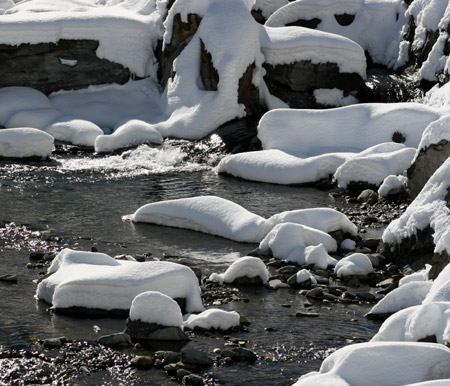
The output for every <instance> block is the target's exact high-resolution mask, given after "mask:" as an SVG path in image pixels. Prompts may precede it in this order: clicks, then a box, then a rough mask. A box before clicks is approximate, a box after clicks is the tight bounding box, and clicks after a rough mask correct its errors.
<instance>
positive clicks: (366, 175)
mask: <svg viewBox="0 0 450 386" xmlns="http://www.w3.org/2000/svg"><path fill="white" fill-rule="evenodd" d="M415 155H416V149H415V148H413V147H404V146H402V149H400V150H396V151H390V152H385V153H378V154H364V155H361V154H360V155H357V156H355V157H353V158H350V159H348V160H347V161H345V162H344V163H343V164H342V165H341V166H339V167H338V168H337V170H336V173H335V174H334V177H333V178H334V179H335V180H336V182H337V185H338V187H340V188H346V187H347V186H348V184H349V183H350V182H358V181H364V182H367V183H369V184H372V185H375V186H379V185H381V183H382V182H383V181H384V179H385V178H386V177H388V176H389V175H391V174H401V173H403V172H404V171H405V170H406V169H408V167H409V166H410V165H411V161H412V160H413V158H414V157H415Z"/></svg>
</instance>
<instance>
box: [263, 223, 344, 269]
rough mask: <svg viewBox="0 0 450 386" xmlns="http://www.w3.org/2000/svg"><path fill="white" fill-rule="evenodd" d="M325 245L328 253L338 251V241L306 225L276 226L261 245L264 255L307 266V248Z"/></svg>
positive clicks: (288, 224)
mask: <svg viewBox="0 0 450 386" xmlns="http://www.w3.org/2000/svg"><path fill="white" fill-rule="evenodd" d="M319 244H323V246H324V247H325V249H326V250H327V251H335V250H336V249H337V243H336V240H335V239H333V238H332V237H331V236H330V235H328V234H327V233H325V232H322V231H319V230H317V229H314V228H310V227H308V226H305V225H300V224H293V223H283V224H278V225H276V226H275V227H274V228H273V229H272V230H271V231H270V232H269V233H268V234H267V236H266V237H265V238H264V239H263V240H262V241H261V243H260V244H259V248H260V250H261V252H262V253H272V255H273V256H274V257H277V258H279V259H283V260H286V261H291V262H295V263H297V264H300V265H301V264H305V263H306V260H305V248H306V247H307V246H310V245H319Z"/></svg>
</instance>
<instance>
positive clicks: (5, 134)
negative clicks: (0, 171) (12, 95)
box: [0, 107, 54, 159]
mask: <svg viewBox="0 0 450 386" xmlns="http://www.w3.org/2000/svg"><path fill="white" fill-rule="evenodd" d="M0 108H1V107H0ZM53 141H54V138H53V137H52V136H51V135H49V134H47V133H44V132H43V131H41V130H38V129H33V128H29V127H22V128H17V129H3V130H0V158H1V157H5V158H34V157H36V158H42V159H45V158H48V157H50V156H51V154H52V149H53Z"/></svg>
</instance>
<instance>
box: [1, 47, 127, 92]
mask: <svg viewBox="0 0 450 386" xmlns="http://www.w3.org/2000/svg"><path fill="white" fill-rule="evenodd" d="M98 45H99V43H98V41H95V40H63V39H61V40H60V41H59V42H58V43H56V44H55V43H40V44H21V45H19V46H10V45H7V44H0V74H1V76H0V88H1V87H7V86H26V87H32V88H35V89H37V90H39V91H42V92H43V93H45V94H49V93H51V92H53V91H57V90H61V89H65V90H74V89H83V88H87V87H88V86H90V85H98V84H105V83H119V84H124V83H126V82H127V81H128V80H129V79H130V75H131V74H130V71H129V70H128V69H127V68H125V67H123V66H122V65H120V64H117V63H113V62H110V61H109V60H106V59H99V58H98V57H97V55H96V50H97V47H98Z"/></svg>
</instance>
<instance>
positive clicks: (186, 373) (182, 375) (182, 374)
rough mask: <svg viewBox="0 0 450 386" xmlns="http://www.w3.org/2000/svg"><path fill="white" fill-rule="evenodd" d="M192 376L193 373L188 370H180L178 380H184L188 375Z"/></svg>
mask: <svg viewBox="0 0 450 386" xmlns="http://www.w3.org/2000/svg"><path fill="white" fill-rule="evenodd" d="M190 374H191V372H190V371H188V370H186V369H178V370H177V378H178V379H179V380H182V379H183V377H185V376H186V375H190Z"/></svg>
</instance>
